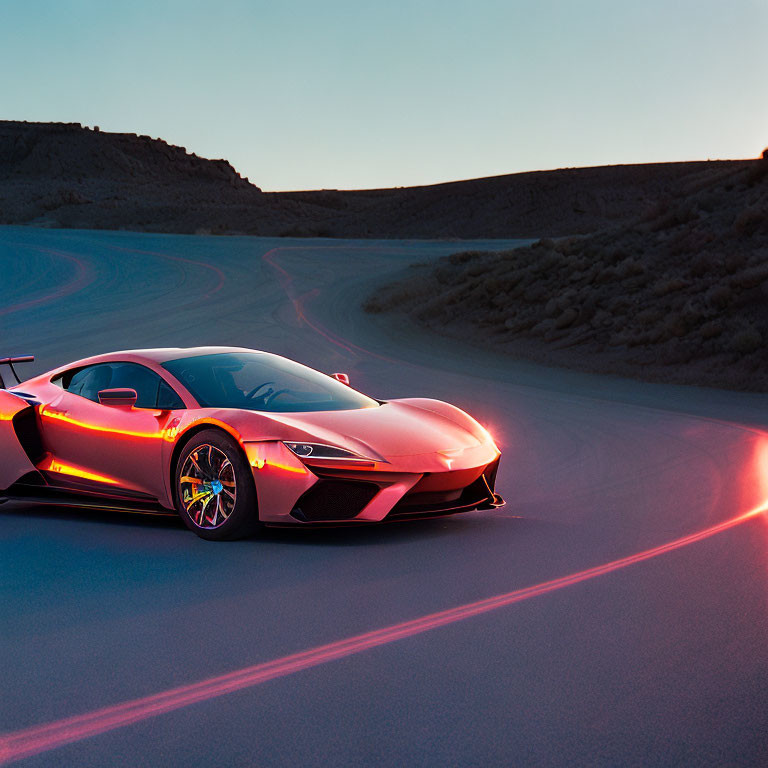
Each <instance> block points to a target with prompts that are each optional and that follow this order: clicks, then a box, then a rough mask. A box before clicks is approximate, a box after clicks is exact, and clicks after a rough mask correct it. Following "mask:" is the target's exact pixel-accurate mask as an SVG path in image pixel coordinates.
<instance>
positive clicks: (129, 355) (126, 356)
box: [56, 347, 264, 372]
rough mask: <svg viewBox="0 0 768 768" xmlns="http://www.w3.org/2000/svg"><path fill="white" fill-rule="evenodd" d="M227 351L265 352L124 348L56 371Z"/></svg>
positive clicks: (226, 349) (239, 349) (236, 349)
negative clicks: (97, 364)
mask: <svg viewBox="0 0 768 768" xmlns="http://www.w3.org/2000/svg"><path fill="white" fill-rule="evenodd" d="M227 352H255V353H260V354H264V353H263V352H261V350H258V349H248V348H247V347H161V348H156V349H124V350H121V351H119V352H107V353H106V354H103V355H94V356H92V357H86V358H84V359H83V360H76V361H74V362H71V363H68V364H67V365H63V366H60V367H59V368H57V369H56V371H57V372H58V371H64V370H67V369H69V368H74V367H80V366H83V365H94V364H95V363H110V362H117V361H120V362H135V363H140V362H150V363H155V364H162V363H167V362H168V361H169V360H178V359H179V358H183V357H199V356H201V355H219V354H224V353H227Z"/></svg>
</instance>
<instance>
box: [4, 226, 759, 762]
mask: <svg viewBox="0 0 768 768" xmlns="http://www.w3.org/2000/svg"><path fill="white" fill-rule="evenodd" d="M470 245H471V247H472V248H473V249H476V248H492V247H496V246H497V245H498V243H494V242H484V243H472V244H470ZM465 247H467V244H459V243H451V242H406V241H324V240H292V241H291V240H268V239H253V238H211V237H191V236H190V237H187V236H161V235H137V234H132V233H107V232H103V233H102V232H74V231H53V230H51V231H46V230H33V229H29V230H27V229H23V228H0V285H1V286H2V289H1V291H0V353H2V354H7V353H19V354H22V353H28V352H29V353H34V354H36V355H37V357H38V362H37V363H35V365H34V366H33V367H32V368H31V369H30V371H29V373H30V375H31V373H34V372H38V371H42V370H45V369H47V368H50V367H53V366H54V365H56V364H59V363H63V362H67V361H69V360H72V359H76V358H78V357H82V356H85V355H87V354H92V353H98V352H104V351H109V350H113V349H120V348H130V347H140V346H166V345H182V346H183V345H197V344H235V345H244V346H252V347H256V348H262V349H267V350H270V351H274V352H278V353H281V354H285V355H288V356H290V357H293V358H295V359H298V360H300V361H302V362H305V363H307V364H309V365H312V366H315V367H317V368H319V369H321V370H325V371H327V372H331V371H347V372H349V373H350V375H351V377H352V379H353V383H354V384H355V385H356V386H358V387H359V388H361V389H363V390H364V391H368V392H370V393H371V394H373V395H375V396H379V397H382V398H386V397H397V396H406V395H414V396H427V397H437V398H441V399H445V400H449V401H451V402H454V403H456V404H457V405H459V406H461V407H463V408H465V409H467V410H468V411H470V412H471V413H472V414H473V415H475V416H477V417H478V418H479V419H480V420H481V421H482V422H483V423H484V424H486V426H488V428H489V429H490V430H491V432H492V433H493V434H494V435H495V436H496V437H497V439H498V442H499V443H500V445H501V447H502V450H503V452H504V455H503V458H502V465H501V469H500V474H499V481H498V486H497V487H498V490H499V491H500V492H501V493H502V495H504V496H505V497H506V499H507V500H508V504H507V506H506V507H505V508H503V509H501V510H499V511H495V512H478V513H470V514H465V515H460V516H455V517H452V518H445V519H441V520H433V521H422V522H412V523H397V524H390V525H384V526H378V527H372V528H368V529H364V530H330V531H329V530H324V531H270V532H268V533H267V534H265V535H264V536H263V537H262V538H260V539H255V540H251V541H245V542H236V543H227V544H213V543H209V542H205V541H202V540H200V539H198V538H197V537H195V536H194V535H193V534H191V533H189V532H187V531H186V529H184V528H183V527H182V526H181V525H180V524H177V523H176V522H174V521H162V520H160V521H158V520H157V519H153V518H143V517H130V516H105V515H101V514H96V513H88V514H81V513H74V512H72V511H60V510H55V509H52V508H40V507H38V508H29V509H25V508H22V507H19V506H13V507H12V506H11V505H4V506H3V507H0V659H2V673H0V734H16V735H15V736H13V737H12V738H10V739H9V738H5V739H4V737H3V736H2V735H0V757H2V755H3V750H4V749H5V750H6V751H5V757H6V759H12V758H14V756H15V755H16V754H17V753H18V754H20V752H18V750H20V749H21V748H22V747H23V746H24V745H26V746H27V747H28V748H29V749H30V750H31V751H34V749H33V747H34V745H35V744H37V745H38V747H39V748H40V749H42V750H43V751H40V752H39V753H38V754H35V755H32V756H28V757H26V758H23V759H22V760H21V761H20V762H18V764H19V765H28V766H57V767H58V766H78V768H81V767H85V766H106V765H125V766H159V765H162V766H177V765H178V766H182V765H183V766H187V767H190V766H297V765H301V766H326V765H327V766H347V765H371V766H403V765H409V766H410V765H413V766H422V765H423V766H447V765H450V766H512V765H514V766H573V765H589V766H618V765H621V766H654V765H664V766H666V765H697V766H699V765H705V766H725V765H728V766H758V765H765V764H766V763H767V762H768V642H767V641H768V579H766V572H767V569H768V520H767V519H766V515H765V514H763V513H762V512H760V510H762V509H763V507H764V505H765V503H766V501H767V500H768V434H766V433H765V432H764V431H763V429H762V427H763V425H765V423H766V415H765V414H768V409H766V405H767V404H768V398H766V397H764V396H757V395H745V394H733V393H722V392H715V391H707V390H697V389H692V388H685V387H666V386H661V385H647V384H638V383H634V382H629V381H623V380H620V379H612V378H608V377H594V376H588V375H583V374H575V373H567V372H562V371H557V370H553V369H546V368H540V367H537V366H533V365H527V364H522V363H516V362H513V361H510V360H507V359H504V358H501V357H498V356H494V355H493V354H491V353H488V352H484V351H481V350H477V349H473V348H470V347H468V346H466V345H462V344H458V343H455V342H451V341H447V340H444V339H441V338H439V337H436V336H434V335H429V334H426V333H423V332H421V331H417V330H415V329H413V328H410V327H409V326H407V325H405V324H403V323H401V322H393V321H392V320H391V319H389V318H382V317H374V318H371V317H367V316H365V315H364V314H363V313H362V312H361V311H360V309H359V303H360V300H361V298H362V297H363V296H364V295H365V294H366V293H367V292H369V291H371V290H374V289H375V286H376V284H377V282H380V281H382V280H386V279H388V278H389V277H391V276H392V275H394V274H396V273H397V272H398V271H400V270H402V269H403V268H404V267H405V265H407V264H408V263H410V262H412V261H417V260H425V259H432V258H435V257H437V256H440V255H443V254H446V253H451V252H453V251H455V250H460V249H463V248H465ZM751 510H752V511H755V514H752V515H749V514H748V513H749V512H750V511H751ZM745 513H747V514H745ZM530 587H533V589H527V588H530ZM497 595H504V596H505V597H504V598H502V599H500V600H499V601H497V602H495V603H492V604H488V603H483V602H480V601H484V600H486V599H487V598H492V597H494V596H497ZM451 609H455V611H453V612H451V613H448V614H442V618H440V619H439V620H438V619H436V618H434V617H432V618H430V617H431V616H432V614H435V613H439V612H443V611H448V610H451ZM424 617H427V618H424ZM405 622H412V623H410V624H404V623H405ZM401 625H402V626H401ZM390 627H397V629H395V630H389V629H387V628H390ZM381 629H386V630H387V631H386V632H384V633H383V634H379V635H376V636H375V637H376V638H378V639H377V640H376V642H375V643H374V642H372V641H371V642H369V641H365V640H360V639H359V638H357V636H359V635H363V634H364V633H369V632H371V631H374V630H381ZM349 638H357V639H355V640H350V642H349V644H348V645H344V646H338V645H335V646H332V647H333V648H337V649H338V648H342V651H340V652H338V653H336V652H334V653H331V652H330V651H322V652H318V651H314V650H313V649H317V648H318V647H319V646H324V645H326V644H332V643H336V642H337V641H344V640H347V639H349ZM366 643H367V644H366ZM302 651H312V653H311V654H310V656H311V658H312V659H313V661H312V665H311V666H309V665H303V664H300V663H298V662H296V661H295V660H291V659H288V660H286V657H289V656H290V655H291V654H296V653H299V652H302ZM274 660H278V662H277V663H276V665H273V666H271V667H264V668H262V667H257V671H256V672H249V673H248V674H247V675H246V677H245V678H243V679H244V680H245V683H243V685H241V686H240V687H239V689H238V690H235V691H233V692H229V693H225V692H224V688H225V686H223V683H222V682H221V681H220V680H219V678H220V677H221V676H223V675H226V674H227V673H231V672H237V671H238V670H243V669H245V668H252V667H254V665H260V664H262V663H265V662H272V661H274ZM261 669H272V670H273V671H272V672H270V673H269V674H266V673H262V672H259V671H258V670H261ZM209 678H215V679H214V681H213V682H212V683H210V684H208V687H207V688H205V693H204V694H201V695H200V696H199V697H198V698H197V699H195V700H190V701H183V700H182V698H183V697H181V696H180V694H178V693H174V694H173V695H174V696H176V697H177V698H176V700H177V706H176V708H174V709H173V711H170V712H166V713H163V714H154V711H153V709H152V703H151V701H146V700H144V699H145V697H150V696H152V695H154V694H162V693H163V692H166V691H169V690H173V689H177V688H178V687H180V686H187V685H190V684H196V683H198V682H200V681H205V680H207V679H209ZM135 699H142V700H143V703H142V702H140V703H139V704H137V705H136V707H137V709H136V716H135V718H134V722H132V723H131V724H129V725H125V726H122V727H112V725H114V723H111V721H110V719H109V713H108V712H107V713H105V712H103V711H102V710H103V709H104V708H106V707H112V706H114V705H121V704H122V703H123V702H128V701H131V700H135ZM92 712H99V713H100V714H97V715H94V717H95V718H97V722H99V723H103V725H104V727H103V728H102V729H101V730H103V733H100V734H98V735H91V736H87V737H85V738H79V737H76V736H72V734H73V733H74V730H72V728H74V726H72V725H70V726H66V727H64V726H61V725H60V721H62V719H65V718H69V717H72V716H79V715H85V714H88V713H92ZM98 718H100V719H98ZM78 722H80V721H78ZM49 723H54V724H57V723H59V725H55V726H54V727H53V731H45V732H46V733H49V732H55V733H59V732H65V731H66V732H68V733H69V735H70V736H72V738H74V740H73V741H71V743H68V744H58V743H56V740H55V738H54V739H53V742H50V741H49V742H45V743H43V742H44V741H45V740H44V739H43V741H36V739H39V738H40V733H37V734H35V733H34V732H32V731H30V730H29V729H30V728H31V727H33V726H38V725H40V726H45V725H47V724H49ZM57 728H58V729H62V728H63V729H64V730H63V731H61V730H59V731H57V730H56V729H57ZM67 728H69V729H70V730H69V731H67ZM63 740H66V739H63ZM41 744H42V746H40V745H41ZM20 745H21V746H20ZM14 750H16V751H14ZM0 762H1V760H0Z"/></svg>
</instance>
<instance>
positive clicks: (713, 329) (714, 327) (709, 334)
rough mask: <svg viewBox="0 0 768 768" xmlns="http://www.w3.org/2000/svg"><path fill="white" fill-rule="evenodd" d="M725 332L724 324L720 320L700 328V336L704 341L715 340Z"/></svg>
mask: <svg viewBox="0 0 768 768" xmlns="http://www.w3.org/2000/svg"><path fill="white" fill-rule="evenodd" d="M722 332H723V324H722V322H721V321H720V320H710V321H709V322H707V323H704V325H702V326H701V328H699V336H701V338H702V339H714V338H716V337H717V336H719V335H720V334H721V333H722Z"/></svg>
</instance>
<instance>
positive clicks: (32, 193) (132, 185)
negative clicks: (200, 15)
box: [0, 121, 745, 238]
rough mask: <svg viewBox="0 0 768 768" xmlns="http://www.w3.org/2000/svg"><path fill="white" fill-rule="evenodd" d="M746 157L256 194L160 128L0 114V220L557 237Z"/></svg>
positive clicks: (614, 220) (216, 230) (256, 231)
mask: <svg viewBox="0 0 768 768" xmlns="http://www.w3.org/2000/svg"><path fill="white" fill-rule="evenodd" d="M265 151H267V150H265ZM744 166H745V164H744V162H741V161H722V162H696V163H656V164H649V165H625V166H605V167H599V168H570V169H561V170H554V171H535V172H531V173H518V174H512V175H507V176H496V177H492V178H486V179H472V180H469V181H458V182H452V183H448V184H435V185H431V186H423V187H410V188H408V187H406V188H395V189H376V190H351V191H338V190H319V191H313V192H279V193H277V192H271V193H264V192H261V190H260V189H259V188H258V187H256V186H254V185H253V184H251V183H250V182H249V181H248V180H247V179H244V178H242V177H241V176H240V175H239V174H238V173H237V171H236V170H235V169H234V168H233V167H232V166H231V165H230V164H229V163H228V162H227V161H226V160H206V159H205V158H201V157H198V156H197V155H195V154H194V153H189V152H187V151H186V149H185V148H184V147H177V146H173V145H171V144H167V143H166V142H164V141H162V140H160V139H152V138H150V137H149V136H137V135H135V134H128V133H107V132H104V131H97V130H91V129H89V128H84V127H82V126H81V125H79V124H70V123H67V124H65V123H26V122H12V121H4V122H3V121H0V224H31V225H37V226H58V227H80V228H92V229H131V230H136V231H151V232H178V233H195V232H210V233H213V234H251V235H269V236H299V237H301V236H305V237H317V236H319V237H381V238H387V237H392V238H494V237H498V238H509V237H527V236H531V237H541V236H544V235H548V236H558V235H566V234H583V233H588V232H594V231H597V230H599V229H604V228H605V227H609V226H615V225H616V224H618V223H621V222H625V221H629V220H632V219H634V218H636V217H638V216H643V215H646V214H648V212H649V211H652V210H653V209H654V206H656V205H657V203H658V201H659V200H661V199H664V198H665V197H666V196H669V195H670V194H671V190H674V189H676V188H678V187H680V186H681V185H686V184H690V183H694V182H695V181H696V180H700V179H705V178H709V177H712V176H717V175H719V174H721V173H724V172H728V171H733V170H736V169H739V168H743V167H744Z"/></svg>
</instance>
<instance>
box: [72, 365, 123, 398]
mask: <svg viewBox="0 0 768 768" xmlns="http://www.w3.org/2000/svg"><path fill="white" fill-rule="evenodd" d="M111 380H112V366H110V365H109V364H107V363H99V364H98V365H89V366H87V367H85V368H81V369H80V370H79V371H75V372H74V373H73V374H69V373H65V374H64V375H63V377H62V386H63V387H64V389H66V390H67V392H72V393H73V394H75V395H80V396H81V397H85V398H88V400H93V401H94V402H98V401H99V391H100V390H102V389H109V387H110V381H111Z"/></svg>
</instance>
